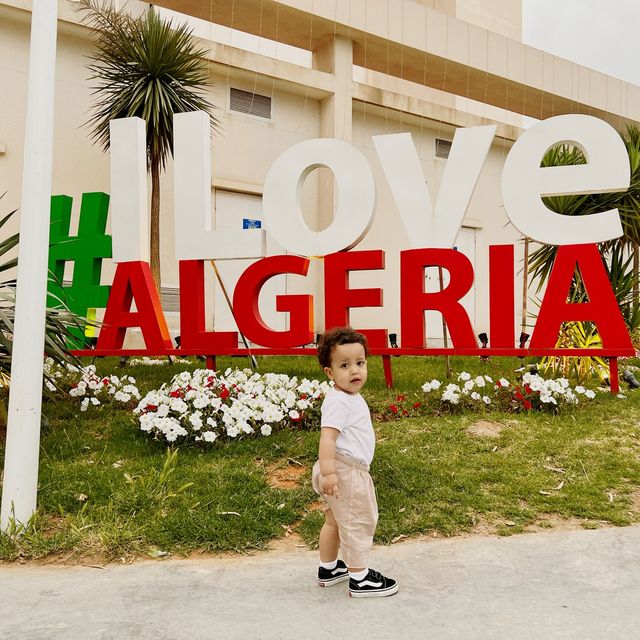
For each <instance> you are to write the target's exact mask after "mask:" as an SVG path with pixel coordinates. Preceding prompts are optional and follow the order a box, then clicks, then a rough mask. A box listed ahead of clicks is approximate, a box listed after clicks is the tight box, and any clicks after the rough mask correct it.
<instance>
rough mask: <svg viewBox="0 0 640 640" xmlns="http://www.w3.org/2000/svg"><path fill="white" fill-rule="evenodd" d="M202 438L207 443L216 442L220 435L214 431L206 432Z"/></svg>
mask: <svg viewBox="0 0 640 640" xmlns="http://www.w3.org/2000/svg"><path fill="white" fill-rule="evenodd" d="M202 437H203V439H204V440H206V441H207V442H214V441H215V439H216V438H217V437H218V434H217V433H214V432H213V431H204V432H203V433H202Z"/></svg>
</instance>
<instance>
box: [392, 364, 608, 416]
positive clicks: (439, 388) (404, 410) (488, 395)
mask: <svg viewBox="0 0 640 640" xmlns="http://www.w3.org/2000/svg"><path fill="white" fill-rule="evenodd" d="M422 391H423V393H424V395H423V396H421V397H417V396H416V397H408V396H406V395H398V396H396V399H395V402H393V403H391V404H389V405H388V406H387V407H386V410H385V412H384V414H385V415H386V417H388V418H394V417H408V416H411V415H420V414H425V413H442V412H454V411H455V412H463V411H465V410H470V411H482V412H487V411H512V412H522V411H548V412H551V413H557V412H558V411H560V410H561V409H566V408H570V407H573V406H575V405H577V404H578V403H579V402H588V401H590V400H593V398H595V395H596V394H595V391H593V390H591V389H585V388H584V387H582V386H576V387H572V386H571V385H570V384H569V381H568V380H567V379H566V378H556V379H548V380H547V379H545V378H542V377H541V376H540V375H537V374H533V373H525V374H524V375H523V376H522V378H521V380H519V381H518V382H510V381H509V380H506V379H505V378H500V379H499V380H497V381H494V380H493V379H492V378H491V377H490V376H487V375H479V376H475V377H472V376H471V374H469V373H467V372H466V371H463V372H462V373H460V374H459V375H458V380H457V382H452V383H448V384H445V383H444V382H441V381H440V380H431V381H427V382H425V383H424V384H423V385H422Z"/></svg>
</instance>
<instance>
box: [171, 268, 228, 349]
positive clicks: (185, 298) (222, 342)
mask: <svg viewBox="0 0 640 640" xmlns="http://www.w3.org/2000/svg"><path fill="white" fill-rule="evenodd" d="M180 347H181V348H183V349H198V350H199V352H200V353H201V354H208V355H216V354H217V353H221V352H224V351H228V350H229V349H237V348H238V334H237V333H236V332H235V331H219V332H216V331H206V329H205V321H204V262H203V261H202V260H180Z"/></svg>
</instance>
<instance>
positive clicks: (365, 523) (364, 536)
mask: <svg viewBox="0 0 640 640" xmlns="http://www.w3.org/2000/svg"><path fill="white" fill-rule="evenodd" d="M367 353H368V349H367V339H366V338H365V336H363V335H362V334H360V333H358V332H357V331H354V330H353V329H351V328H350V327H339V328H336V329H332V330H330V331H327V332H326V333H325V334H324V335H323V336H322V337H321V339H320V342H319V344H318V360H319V361H320V364H321V365H322V367H323V369H324V372H325V373H326V374H327V376H328V377H329V379H331V380H333V382H334V385H335V386H334V388H333V389H331V391H329V393H327V396H326V397H325V399H324V402H323V403H322V419H321V427H322V428H321V432H320V451H319V456H318V458H319V459H318V462H316V464H315V465H314V467H313V474H312V483H313V488H314V490H315V491H316V492H317V493H319V494H320V495H321V496H322V499H323V502H324V509H325V512H324V514H325V522H324V525H323V527H322V530H321V531H320V568H319V569H318V583H319V584H320V586H321V587H325V586H329V585H331V584H336V583H338V582H343V581H344V580H349V595H350V596H352V597H354V598H368V597H375V596H378V597H379V596H390V595H393V594H394V593H396V592H397V591H398V584H397V582H396V581H395V580H392V579H391V578H386V577H385V576H383V575H382V574H380V573H378V572H377V571H374V570H373V569H370V568H369V567H368V562H369V552H370V550H371V545H372V543H373V534H374V532H375V529H376V524H377V522H378V504H377V501H376V492H375V489H374V486H373V481H372V480H371V476H370V475H369V465H370V464H371V461H372V460H373V453H374V449H375V444H376V442H375V434H374V431H373V425H372V424H371V415H370V413H369V407H368V406H367V403H366V402H365V400H364V398H363V397H362V396H361V395H360V389H362V387H363V386H364V383H365V382H366V381H367ZM338 547H342V555H343V557H344V560H345V562H343V561H342V560H338Z"/></svg>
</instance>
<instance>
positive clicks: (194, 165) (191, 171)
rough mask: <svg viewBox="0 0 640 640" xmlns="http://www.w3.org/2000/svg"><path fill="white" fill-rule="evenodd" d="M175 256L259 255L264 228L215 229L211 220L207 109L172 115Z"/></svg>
mask: <svg viewBox="0 0 640 640" xmlns="http://www.w3.org/2000/svg"><path fill="white" fill-rule="evenodd" d="M173 157H174V164H173V180H174V187H173V190H174V198H175V207H174V224H175V247H176V259H178V260H207V259H209V258H216V259H225V258H260V257H262V256H264V244H265V243H264V238H265V233H264V231H263V230H261V229H238V230H237V231H235V230H233V231H231V230H224V231H222V230H221V231H214V230H213V229H212V220H211V133H210V129H209V116H208V115H207V114H206V113H205V112H204V111H192V112H188V113H176V114H174V116H173Z"/></svg>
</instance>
